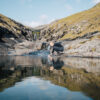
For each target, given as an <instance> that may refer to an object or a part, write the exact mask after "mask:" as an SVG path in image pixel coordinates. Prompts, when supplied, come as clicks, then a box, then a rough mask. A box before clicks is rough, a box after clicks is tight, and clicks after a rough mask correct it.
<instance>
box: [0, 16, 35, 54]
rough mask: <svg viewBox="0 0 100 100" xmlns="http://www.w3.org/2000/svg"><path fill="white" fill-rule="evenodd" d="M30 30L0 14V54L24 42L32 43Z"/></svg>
mask: <svg viewBox="0 0 100 100" xmlns="http://www.w3.org/2000/svg"><path fill="white" fill-rule="evenodd" d="M32 40H33V34H32V30H31V29H30V28H28V27H26V26H24V25H22V24H20V23H18V22H16V21H14V20H12V19H10V18H8V17H6V16H4V15H1V14H0V54H2V53H1V51H2V52H4V54H5V52H6V51H7V49H9V48H10V49H14V48H15V45H16V44H18V43H21V42H24V41H32Z"/></svg>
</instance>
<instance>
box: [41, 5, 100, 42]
mask: <svg viewBox="0 0 100 100" xmlns="http://www.w3.org/2000/svg"><path fill="white" fill-rule="evenodd" d="M97 32H100V3H99V4H97V5H96V6H94V7H93V8H91V9H89V10H86V11H83V12H80V13H77V14H74V15H72V16H69V17H66V18H63V19H60V20H58V21H56V22H54V23H51V24H50V25H49V26H48V27H47V28H45V29H44V30H42V32H41V34H45V38H47V39H52V38H54V39H60V40H65V39H68V40H72V39H76V38H81V37H85V36H86V35H87V34H88V35H91V34H93V33H97ZM98 37H99V38H100V36H98Z"/></svg>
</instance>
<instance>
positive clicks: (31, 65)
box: [0, 56, 100, 100]
mask: <svg viewBox="0 0 100 100" xmlns="http://www.w3.org/2000/svg"><path fill="white" fill-rule="evenodd" d="M4 58H5V57H4ZM69 59H71V58H66V59H65V60H61V59H60V58H59V62H60V61H61V66H60V67H61V69H54V70H52V71H50V70H49V68H50V63H49V61H48V60H47V58H39V57H35V58H31V57H23V56H22V57H10V58H9V57H8V58H7V57H6V59H5V60H3V57H2V61H0V91H3V90H4V89H6V88H8V87H11V86H13V85H14V84H15V83H16V82H18V81H21V80H22V79H23V78H25V77H28V76H38V77H41V78H43V79H45V80H50V81H51V82H52V83H54V84H56V85H60V86H63V87H66V88H68V89H69V90H71V91H82V92H83V93H85V94H86V95H88V96H90V97H92V98H94V99H95V100H99V99H100V95H99V94H100V74H99V71H100V70H99V67H98V63H99V60H98V59H94V60H93V59H89V60H88V59H87V60H86V61H85V62H86V65H85V62H83V64H84V65H81V66H85V67H79V66H78V62H79V64H80V62H81V63H82V61H84V60H85V59H80V60H79V61H77V60H74V59H72V60H69ZM54 60H55V62H56V61H58V60H57V58H55V59H54ZM5 61H6V62H5ZM65 61H66V64H65V65H64V63H63V64H62V62H65ZM92 61H93V63H95V65H96V66H94V67H95V71H93V72H92V70H91V66H88V65H90V62H92ZM71 62H72V63H71ZM87 62H88V65H87ZM75 63H76V64H75ZM54 64H56V63H54ZM54 64H53V65H54ZM62 65H63V66H62ZM73 65H75V67H74V66H73ZM87 66H88V68H87ZM96 68H97V69H98V70H97V69H96ZM87 69H88V70H87Z"/></svg>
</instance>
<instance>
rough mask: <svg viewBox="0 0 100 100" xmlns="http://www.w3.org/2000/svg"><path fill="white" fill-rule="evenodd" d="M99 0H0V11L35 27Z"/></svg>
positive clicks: (86, 7)
mask: <svg viewBox="0 0 100 100" xmlns="http://www.w3.org/2000/svg"><path fill="white" fill-rule="evenodd" d="M98 2H100V0H0V13H1V14H4V15H6V16H8V17H10V18H12V19H14V20H16V21H18V22H21V23H23V24H25V25H28V26H31V27H35V26H38V25H42V24H48V23H50V22H52V21H54V20H57V19H60V18H63V17H67V16H69V15H72V14H74V13H77V12H80V11H83V10H86V9H89V8H91V7H93V6H94V5H95V4H96V3H98Z"/></svg>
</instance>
